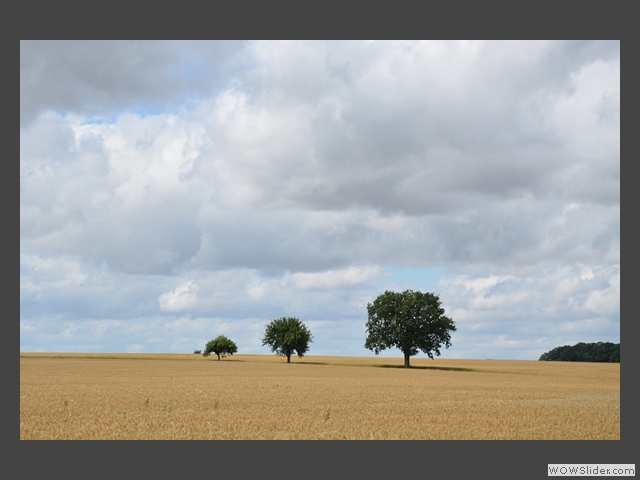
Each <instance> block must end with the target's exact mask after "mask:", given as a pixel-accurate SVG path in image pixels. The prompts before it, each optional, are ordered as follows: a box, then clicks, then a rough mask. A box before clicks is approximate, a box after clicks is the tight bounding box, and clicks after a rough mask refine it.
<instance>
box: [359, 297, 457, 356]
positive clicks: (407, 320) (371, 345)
mask: <svg viewBox="0 0 640 480" xmlns="http://www.w3.org/2000/svg"><path fill="white" fill-rule="evenodd" d="M367 312H368V314H369V319H368V321H367V324H366V331H367V334H368V336H367V340H366V342H365V344H364V346H365V348H368V349H369V350H373V351H374V352H375V354H376V355H378V354H379V353H380V352H381V351H382V350H386V349H387V348H392V347H396V348H398V349H399V350H400V351H401V352H402V353H403V354H404V366H405V367H410V366H411V365H410V363H409V358H410V357H411V356H414V355H416V354H417V353H418V351H419V350H421V351H422V352H424V353H426V354H427V355H428V356H429V358H431V359H433V355H434V354H436V355H438V356H440V347H441V346H443V345H444V346H445V347H446V348H449V347H450V346H451V333H452V332H455V331H456V327H455V324H454V322H453V320H451V319H450V318H449V317H446V316H445V311H444V309H443V308H442V307H441V306H440V298H439V297H438V295H436V294H434V293H428V292H427V293H423V292H419V291H413V290H406V291H404V292H402V293H398V292H391V291H386V292H384V293H383V294H382V295H380V296H378V298H376V299H375V300H374V301H373V303H368V304H367Z"/></svg>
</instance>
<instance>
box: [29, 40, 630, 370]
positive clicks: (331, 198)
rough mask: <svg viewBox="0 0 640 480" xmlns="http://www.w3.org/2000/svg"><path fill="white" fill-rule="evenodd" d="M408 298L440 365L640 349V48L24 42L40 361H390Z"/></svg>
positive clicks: (33, 301)
mask: <svg viewBox="0 0 640 480" xmlns="http://www.w3.org/2000/svg"><path fill="white" fill-rule="evenodd" d="M406 289H412V290H421V291H430V292H435V293H436V294H438V295H439V296H440V299H441V300H442V305H443V307H444V308H445V310H446V312H447V315H448V316H450V317H451V318H452V319H453V320H454V321H455V323H456V326H457V328H458V330H457V332H455V333H454V335H453V337H452V344H453V345H452V347H451V348H449V349H443V350H442V357H443V358H478V359H485V358H495V359H531V360H537V359H538V357H539V356H540V355H541V354H542V353H543V352H545V351H548V350H550V349H552V348H554V347H556V346H559V345H566V344H575V343H577V342H580V341H583V342H595V341H611V342H616V343H617V342H619V341H620V42H618V41H607V42H581V41H580V42H578V41H575V42H564V41H563V42H387V41H383V42H337V41H330V42H280V41H270V42H155V41H154V42H76V41H55V42H51V41H42V42H40V41H22V42H20V350H21V351H57V352H60V351H65V352H167V353H172V352H175V353H191V352H193V350H194V349H202V348H203V347H204V344H205V343H206V342H207V341H208V340H210V339H212V338H214V337H215V336H217V335H219V334H224V335H227V336H229V337H230V338H232V339H233V340H234V341H235V342H236V343H237V344H238V348H239V353H255V354H262V353H264V354H268V353H270V352H269V349H268V347H263V346H262V341H261V339H262V336H263V333H264V327H265V325H266V324H267V323H268V322H269V321H270V320H272V319H274V318H278V317H282V316H295V317H298V318H300V319H301V320H303V321H304V323H305V324H306V325H307V326H308V327H309V328H310V330H311V331H312V333H313V334H314V343H313V344H311V349H310V351H309V353H308V354H309V355H353V356H372V355H373V353H372V352H370V351H369V350H366V349H365V348H364V341H365V338H366V333H365V322H366V320H367V310H366V305H367V303H368V302H371V301H373V300H374V299H375V298H376V296H378V295H379V294H381V293H383V292H384V291H385V290H394V291H403V290H406ZM382 355H383V356H396V357H400V356H401V353H400V352H399V351H398V350H388V351H385V352H383V354H382ZM420 356H425V355H422V354H421V355H420Z"/></svg>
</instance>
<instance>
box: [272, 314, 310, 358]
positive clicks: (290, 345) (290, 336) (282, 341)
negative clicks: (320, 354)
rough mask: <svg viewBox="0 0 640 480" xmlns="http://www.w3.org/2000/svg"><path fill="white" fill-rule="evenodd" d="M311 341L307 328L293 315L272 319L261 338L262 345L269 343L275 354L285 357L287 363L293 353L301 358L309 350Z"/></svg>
mask: <svg viewBox="0 0 640 480" xmlns="http://www.w3.org/2000/svg"><path fill="white" fill-rule="evenodd" d="M312 342H313V335H311V332H310V331H309V329H308V328H307V327H306V326H305V325H304V323H302V322H301V321H300V320H298V319H297V318H295V317H282V318H277V319H275V320H272V321H271V323H269V325H267V328H266V330H265V333H264V338H263V339H262V345H269V347H271V351H272V352H275V354H276V355H281V356H284V357H287V363H291V355H292V354H293V353H297V355H298V357H300V358H302V356H303V355H304V354H305V353H307V352H308V351H309V343H312Z"/></svg>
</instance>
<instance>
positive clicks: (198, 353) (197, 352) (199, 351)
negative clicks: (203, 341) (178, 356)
mask: <svg viewBox="0 0 640 480" xmlns="http://www.w3.org/2000/svg"><path fill="white" fill-rule="evenodd" d="M193 353H195V354H196V355H200V354H201V353H202V350H194V351H193Z"/></svg>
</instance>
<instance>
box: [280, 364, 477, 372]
mask: <svg viewBox="0 0 640 480" xmlns="http://www.w3.org/2000/svg"><path fill="white" fill-rule="evenodd" d="M291 364H292V365H327V366H341V367H373V368H401V369H403V370H405V369H406V370H452V371H455V372H479V371H480V370H476V369H474V368H463V367H435V366H425V365H411V366H410V367H409V368H405V366H404V365H384V364H368V365H367V364H349V363H329V362H300V361H298V362H295V363H293V362H292V363H291Z"/></svg>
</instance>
